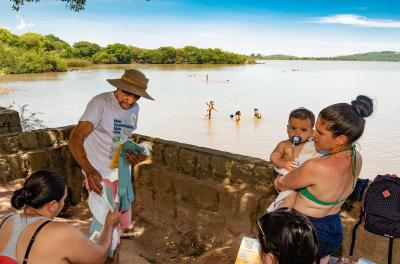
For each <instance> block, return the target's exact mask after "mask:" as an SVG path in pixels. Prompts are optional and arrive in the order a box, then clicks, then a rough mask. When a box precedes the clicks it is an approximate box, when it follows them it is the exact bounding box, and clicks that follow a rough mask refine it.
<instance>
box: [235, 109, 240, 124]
mask: <svg viewBox="0 0 400 264" xmlns="http://www.w3.org/2000/svg"><path fill="white" fill-rule="evenodd" d="M240 115H241V113H240V111H236V113H235V117H234V119H235V122H239V121H240Z"/></svg>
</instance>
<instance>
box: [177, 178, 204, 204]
mask: <svg viewBox="0 0 400 264" xmlns="http://www.w3.org/2000/svg"><path fill="white" fill-rule="evenodd" d="M193 181H194V180H189V179H185V178H184V177H175V178H174V179H173V181H172V184H173V186H174V191H175V198H176V200H177V201H178V202H179V201H181V202H184V203H187V204H189V205H192V206H196V202H195V201H194V200H193ZM194 187H196V188H198V187H197V186H194Z"/></svg>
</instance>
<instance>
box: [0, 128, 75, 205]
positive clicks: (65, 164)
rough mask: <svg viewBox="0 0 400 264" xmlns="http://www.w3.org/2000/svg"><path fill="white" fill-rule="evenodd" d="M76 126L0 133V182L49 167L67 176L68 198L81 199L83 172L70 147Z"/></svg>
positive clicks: (73, 201)
mask: <svg viewBox="0 0 400 264" xmlns="http://www.w3.org/2000/svg"><path fill="white" fill-rule="evenodd" d="M72 128H73V126H68V127H61V128H54V129H41V130H35V131H31V132H23V133H9V134H3V135H0V184H1V183H5V182H8V181H12V180H16V179H21V178H25V177H27V176H29V175H30V174H31V173H32V172H34V171H36V170H39V169H43V168H48V169H53V170H56V171H58V172H60V173H61V174H62V175H64V177H65V179H66V182H67V185H68V191H69V197H68V201H69V202H71V203H72V204H74V203H78V202H80V201H81V191H82V188H81V186H82V180H81V179H82V175H81V171H80V168H79V167H78V166H77V164H76V162H75V161H74V159H73V157H72V155H71V153H70V152H69V150H68V147H67V140H68V138H69V134H70V132H71V130H72Z"/></svg>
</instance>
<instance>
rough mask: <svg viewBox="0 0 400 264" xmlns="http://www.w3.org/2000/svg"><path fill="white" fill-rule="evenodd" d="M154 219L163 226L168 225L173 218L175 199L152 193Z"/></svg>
mask: <svg viewBox="0 0 400 264" xmlns="http://www.w3.org/2000/svg"><path fill="white" fill-rule="evenodd" d="M154 207H155V208H156V210H154V221H156V222H158V223H159V224H161V225H163V226H168V225H170V224H171V223H173V222H174V219H175V201H174V199H173V197H171V196H165V195H158V194H157V193H156V194H155V195H154Z"/></svg>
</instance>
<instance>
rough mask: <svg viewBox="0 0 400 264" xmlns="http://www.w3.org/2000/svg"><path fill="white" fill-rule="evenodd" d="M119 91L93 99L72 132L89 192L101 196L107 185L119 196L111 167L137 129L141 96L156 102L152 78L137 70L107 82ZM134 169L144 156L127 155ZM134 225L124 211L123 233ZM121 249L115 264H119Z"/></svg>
mask: <svg viewBox="0 0 400 264" xmlns="http://www.w3.org/2000/svg"><path fill="white" fill-rule="evenodd" d="M107 81H108V82H109V83H110V84H111V85H112V86H114V87H116V88H117V90H116V91H113V92H106V93H102V94H99V95H96V96H95V97H93V98H92V99H91V100H90V102H89V103H88V105H87V106H86V110H85V112H84V113H83V115H82V117H81V118H80V120H79V123H78V125H77V126H76V127H75V128H74V129H73V130H72V132H71V136H70V138H69V142H68V146H69V149H70V151H71V153H72V155H73V157H74V158H75V160H76V162H77V163H78V164H79V165H80V166H81V168H82V171H83V174H84V176H85V184H86V187H87V188H88V191H89V192H90V191H94V192H96V193H97V194H99V195H101V194H102V192H103V186H106V185H107V186H108V187H110V189H111V190H113V191H112V192H113V195H114V196H115V195H116V189H117V187H118V170H117V169H112V168H110V166H109V164H110V161H111V159H112V158H113V155H114V153H115V150H116V149H117V148H118V146H119V145H121V144H123V143H124V142H125V141H126V140H127V139H128V138H129V136H130V135H131V134H132V132H133V131H134V130H135V129H136V127H137V118H138V114H139V105H138V104H137V101H138V100H139V99H140V97H144V98H147V99H150V100H154V99H153V98H152V97H151V96H150V95H149V94H148V93H147V83H148V81H149V80H148V79H147V78H146V76H145V75H144V74H143V73H142V72H140V71H138V70H135V69H129V70H125V72H124V74H123V75H122V77H121V78H120V79H108V80H107ZM125 158H126V159H127V160H128V161H129V163H130V165H131V166H135V165H136V164H137V163H139V162H140V161H142V160H143V156H142V155H137V154H134V153H132V152H126V154H125ZM130 222H131V210H130V208H129V210H128V211H125V212H121V218H120V230H123V229H125V228H127V227H128V226H129V225H130ZM118 259H119V254H118V250H116V251H115V254H114V261H113V263H118V261H119V260H118Z"/></svg>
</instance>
